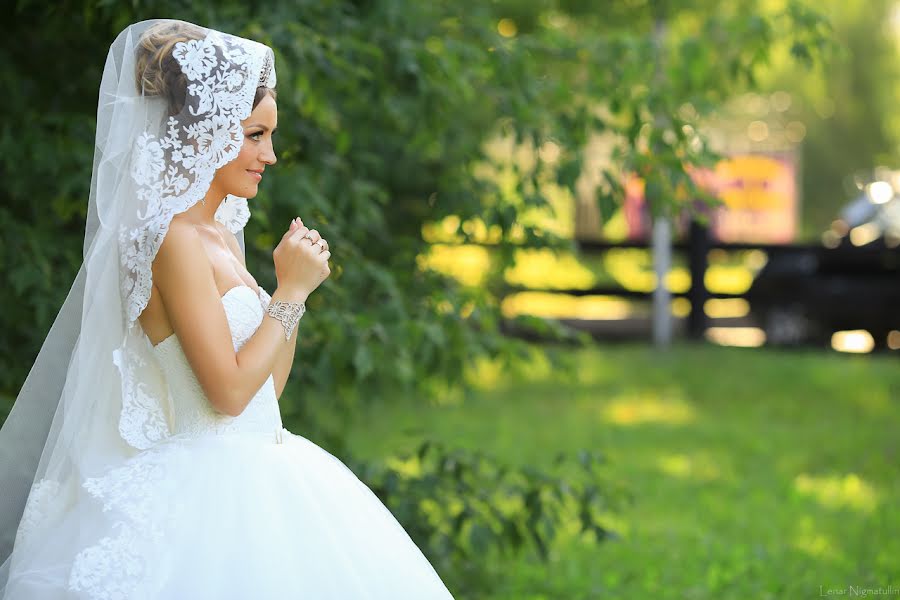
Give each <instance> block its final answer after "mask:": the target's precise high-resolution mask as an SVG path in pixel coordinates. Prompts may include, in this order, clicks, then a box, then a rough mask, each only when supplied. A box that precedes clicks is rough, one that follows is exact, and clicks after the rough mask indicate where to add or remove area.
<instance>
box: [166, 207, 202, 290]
mask: <svg viewBox="0 0 900 600" xmlns="http://www.w3.org/2000/svg"><path fill="white" fill-rule="evenodd" d="M212 274H213V268H212V264H211V263H210V261H209V257H208V255H207V253H206V250H205V248H204V246H203V241H202V240H201V239H200V234H199V232H198V231H197V230H196V229H195V228H194V226H193V225H191V224H190V223H187V222H184V221H180V220H178V219H173V220H172V222H171V223H170V224H169V231H168V232H167V233H166V237H165V238H163V241H162V244H160V246H159V250H158V251H157V253H156V258H154V260H153V279H154V281H155V282H156V283H157V284H158V285H159V287H161V288H162V287H167V284H176V285H180V284H182V283H184V281H185V280H187V279H194V278H196V277H197V275H208V276H209V279H210V280H212V281H215V280H214V279H213V277H212Z"/></svg>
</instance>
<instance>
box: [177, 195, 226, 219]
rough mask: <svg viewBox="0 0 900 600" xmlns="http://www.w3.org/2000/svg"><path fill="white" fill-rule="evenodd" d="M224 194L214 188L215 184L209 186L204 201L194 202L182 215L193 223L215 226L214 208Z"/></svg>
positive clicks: (223, 197) (223, 198)
mask: <svg viewBox="0 0 900 600" xmlns="http://www.w3.org/2000/svg"><path fill="white" fill-rule="evenodd" d="M226 195H227V194H224V193H222V192H220V191H218V190H216V189H215V186H210V188H209V190H208V191H207V192H206V196H205V197H204V198H203V200H204V201H203V202H197V203H196V204H194V205H193V206H192V207H190V208H189V209H187V210H186V211H184V215H185V216H186V217H187V218H188V220H190V221H191V222H192V223H194V224H197V225H207V226H209V227H215V224H216V210H218V208H219V205H221V204H222V202H223V201H224V200H225V196H226Z"/></svg>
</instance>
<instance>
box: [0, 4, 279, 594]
mask: <svg viewBox="0 0 900 600" xmlns="http://www.w3.org/2000/svg"><path fill="white" fill-rule="evenodd" d="M150 36H162V37H164V38H166V39H170V40H172V39H180V41H177V42H176V43H174V45H173V46H170V47H169V52H168V53H167V54H166V55H165V56H164V55H163V54H162V53H157V54H156V55H152V54H151V53H150V51H149V50H148V48H150V47H153V46H152V45H148V44H146V43H145V42H146V41H147V40H148V39H150ZM173 36H175V38H173ZM161 57H162V58H165V59H166V60H162V61H161ZM176 61H177V64H175V62H176ZM139 66H140V68H142V69H143V70H142V73H143V75H140V76H139V74H138V68H139ZM73 68H75V65H73ZM151 70H155V73H156V74H161V76H164V77H162V78H160V77H157V78H156V79H155V81H157V82H162V85H160V86H154V85H152V82H153V81H154V80H153V78H145V76H146V74H147V73H148V72H149V71H151ZM139 81H140V82H141V84H138V83H137V82H139ZM260 86H265V87H270V88H273V87H274V86H275V69H274V56H273V53H272V51H271V49H270V48H268V47H267V46H265V45H263V44H259V43H257V42H253V41H250V40H246V39H243V38H239V37H235V36H231V35H228V34H225V33H221V32H218V31H214V30H210V29H206V28H203V27H199V26H196V25H192V24H190V23H185V22H182V21H173V20H153V21H143V22H140V23H136V24H134V25H131V26H129V27H128V28H126V29H125V30H124V31H122V32H121V33H120V34H119V35H118V37H117V38H116V40H115V41H114V42H113V43H112V45H111V46H110V49H109V54H108V55H107V59H106V65H105V68H104V72H103V79H102V82H101V84H100V94H99V101H98V107H97V138H96V145H95V153H94V163H93V173H92V179H91V190H90V199H89V210H88V216H87V223H86V227H85V237H84V248H83V256H84V262H83V264H82V266H81V269H80V270H79V272H78V275H77V277H76V279H75V281H74V283H73V284H72V288H71V290H70V291H69V294H68V297H67V298H66V301H65V303H64V304H63V307H62V308H61V309H60V312H59V314H58V315H57V317H56V320H55V322H54V324H53V327H52V328H51V330H50V333H49V334H48V335H47V338H46V339H45V341H44V344H43V346H42V347H41V351H40V353H39V354H38V357H37V360H36V361H35V363H34V366H33V367H32V369H31V371H30V373H29V375H28V378H27V379H26V380H25V383H24V385H23V386H22V389H21V391H20V392H19V395H18V397H17V398H16V402H15V404H14V405H13V408H12V411H11V412H10V414H9V417H8V418H7V420H6V422H5V423H4V425H3V428H2V430H0V597H2V596H3V593H2V592H3V591H4V590H5V588H6V583H7V580H8V576H9V572H10V567H11V565H12V564H14V563H15V561H16V560H17V556H19V555H21V554H23V553H28V552H37V551H39V549H40V548H41V547H42V546H46V545H48V544H52V543H53V529H54V523H55V522H56V519H58V518H59V516H60V515H62V514H63V513H64V512H65V511H66V509H67V507H69V506H71V505H72V504H73V503H75V502H78V501H79V500H80V498H81V497H82V496H83V495H84V494H86V492H85V490H84V488H83V484H84V482H85V480H86V479H87V478H90V477H96V476H98V475H99V474H101V473H104V472H106V471H108V470H109V469H111V468H114V467H115V466H116V465H118V464H121V463H122V462H123V461H125V460H127V459H128V458H129V457H131V456H133V455H134V454H136V453H138V452H140V451H141V450H143V449H146V448H149V447H150V446H152V445H154V444H156V443H158V442H160V441H162V440H164V439H165V438H166V437H167V436H168V435H169V398H168V391H167V389H166V385H165V382H164V380H163V378H162V375H161V372H160V371H159V367H158V365H157V364H156V361H155V358H154V356H153V354H152V353H151V352H150V349H151V345H150V341H149V339H148V338H147V336H146V335H145V334H144V332H143V330H142V329H141V327H140V324H139V322H138V321H137V317H138V315H139V314H140V313H141V311H142V310H143V309H144V308H145V307H146V305H147V302H148V300H149V297H150V291H151V287H152V283H151V264H152V261H153V258H154V257H155V255H156V252H157V250H158V249H159V246H160V244H161V243H162V240H163V238H164V237H165V235H166V232H167V231H168V228H169V223H170V221H171V219H172V217H173V216H174V215H175V214H178V213H180V212H183V211H185V210H187V209H188V208H190V207H191V206H192V205H193V204H194V203H196V202H198V201H199V200H201V199H202V198H203V197H204V196H205V194H206V192H207V191H208V188H209V184H210V181H211V180H212V177H213V174H214V173H215V171H216V169H218V168H219V167H221V166H223V165H224V164H226V163H228V162H229V161H231V160H232V159H234V158H235V157H236V156H237V154H238V152H239V151H240V148H241V144H242V142H243V137H244V136H243V130H242V127H241V121H242V120H243V119H245V118H247V116H249V114H250V112H251V110H252V105H253V100H254V96H255V94H256V91H257V88H258V87H260ZM179 90H180V92H179ZM249 216H250V213H249V210H248V209H247V201H246V199H243V198H237V197H234V196H228V197H227V198H226V199H225V200H224V201H223V202H222V204H221V205H220V207H219V209H218V212H217V213H216V219H217V220H219V221H220V222H222V223H224V224H225V225H227V226H228V228H229V229H230V230H231V231H233V232H235V233H236V235H237V236H238V239H239V241H240V243H241V247H242V248H243V233H242V230H243V227H244V225H245V224H246V222H247V219H248V218H249ZM109 518H110V519H112V518H113V517H112V516H110V517H109Z"/></svg>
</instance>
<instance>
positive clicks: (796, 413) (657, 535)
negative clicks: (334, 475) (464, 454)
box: [348, 345, 900, 600]
mask: <svg viewBox="0 0 900 600" xmlns="http://www.w3.org/2000/svg"><path fill="white" fill-rule="evenodd" d="M532 356H533V357H534V360H533V361H532V362H530V363H529V364H528V365H527V366H526V367H525V368H524V369H523V370H522V371H521V373H520V374H519V375H517V376H512V375H511V374H510V373H506V372H504V371H502V370H501V369H499V367H498V366H497V365H496V364H493V363H491V362H490V361H481V362H480V363H479V364H478V366H477V367H476V368H474V369H473V370H472V372H471V373H470V375H469V377H468V378H470V379H471V380H472V381H473V382H475V383H477V390H476V394H475V396H473V397H470V398H467V399H465V400H463V401H461V402H455V403H445V404H439V405H432V404H430V403H425V402H423V401H422V400H421V399H419V398H411V397H410V398H395V399H394V400H393V401H392V402H389V403H381V404H379V405H378V406H377V407H375V406H373V407H371V409H366V410H362V411H360V412H359V414H357V415H356V420H355V423H354V424H353V425H351V426H350V429H349V434H348V435H349V439H350V441H351V446H352V449H353V451H354V453H355V454H357V455H362V456H371V457H379V456H391V455H394V454H398V453H404V452H409V451H411V450H413V449H414V448H415V447H416V445H417V444H418V443H419V442H420V441H421V440H422V439H423V438H429V439H434V440H436V441H440V442H443V443H445V444H447V445H449V446H451V447H465V448H469V449H477V450H479V451H483V452H486V453H488V454H490V455H493V456H496V457H500V458H501V459H503V460H505V461H508V462H509V463H512V464H516V465H523V466H535V467H538V468H542V469H554V468H555V467H554V457H555V456H556V455H557V454H558V453H560V452H562V453H566V454H568V455H570V456H572V455H575V454H576V453H577V452H578V451H579V450H580V449H585V448H587V449H592V450H594V451H599V452H601V453H602V454H603V455H604V456H605V457H606V467H605V469H606V473H607V475H608V477H609V478H610V480H611V481H613V482H615V483H616V484H617V485H620V486H623V487H624V488H625V489H627V490H628V491H629V492H630V493H631V494H633V497H634V503H633V504H632V505H624V506H621V507H619V508H618V509H617V510H615V511H612V510H610V511H609V514H605V515H604V520H605V522H606V523H607V524H608V525H609V526H610V527H612V528H613V529H614V530H615V531H616V532H617V533H618V534H619V536H620V539H619V540H616V541H609V542H605V543H601V544H599V545H592V544H588V543H585V542H584V541H582V540H580V539H579V538H578V536H575V535H570V536H566V540H567V541H565V542H561V543H560V544H559V545H558V546H556V547H555V548H554V549H553V551H552V553H551V559H550V562H549V563H547V564H543V563H541V562H539V561H537V560H536V559H535V558H534V557H527V556H526V557H521V558H518V559H513V560H509V561H506V562H502V563H501V562H497V563H496V564H494V565H492V568H495V569H496V574H497V575H496V576H497V581H498V585H499V586H500V590H499V591H497V593H496V594H494V595H491V596H488V595H485V596H483V597H484V598H489V599H491V600H500V599H520V598H521V599H525V598H528V599H534V598H545V599H550V598H553V599H556V598H560V599H569V598H573V599H574V598H663V599H672V600H676V599H677V600H682V599H684V598H698V599H709V600H713V599H715V600H718V599H720V598H733V599H735V600H737V599H743V598H772V599H775V598H805V597H810V598H812V597H818V594H819V586H820V585H828V584H830V585H832V586H844V587H846V586H847V585H848V584H849V583H853V584H854V585H861V586H866V585H868V586H885V585H887V584H888V583H890V582H892V581H894V579H892V578H893V577H894V576H895V575H896V573H897V571H896V565H897V562H896V557H897V556H898V555H900V513H898V511H897V510H896V506H898V505H900V466H898V461H897V460H896V456H897V453H898V452H900V445H898V439H900V438H898V436H897V433H896V432H897V431H900V405H898V403H897V400H898V398H897V392H898V390H900V370H898V369H897V368H896V360H893V359H892V357H886V356H882V357H877V356H854V355H841V354H835V353H827V354H826V353H811V352H777V351H772V350H746V349H734V348H717V347H712V346H690V345H679V346H676V347H675V348H673V350H672V351H671V352H670V353H668V354H658V353H656V352H654V351H652V350H651V349H649V348H644V347H640V346H632V345H625V346H615V347H609V348H598V349H591V350H586V351H583V352H579V353H577V354H576V355H574V357H573V358H574V360H575V361H576V363H575V369H574V372H572V373H555V372H554V371H552V369H550V368H549V363H548V362H547V361H546V359H545V358H543V357H542V355H541V354H540V353H533V354H532ZM410 468H411V467H410ZM460 600H464V599H463V598H460ZM479 600H480V599H479Z"/></svg>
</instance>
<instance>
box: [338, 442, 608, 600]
mask: <svg viewBox="0 0 900 600" xmlns="http://www.w3.org/2000/svg"><path fill="white" fill-rule="evenodd" d="M571 462H576V465H574V466H575V467H576V468H575V469H571V468H570V469H569V470H568V472H567V473H566V475H565V476H563V475H562V474H556V473H554V474H549V473H548V472H546V471H543V470H541V469H535V468H532V467H510V466H509V465H507V464H505V463H502V462H499V461H497V460H496V459H493V458H491V457H489V456H486V455H485V454H484V453H482V452H478V451H475V452H471V451H467V450H459V449H456V450H448V449H447V448H446V447H445V446H444V445H443V444H435V443H431V442H428V441H425V442H423V443H422V444H420V445H419V447H418V448H417V449H416V451H415V452H414V453H413V454H411V455H409V456H400V457H395V458H393V459H391V460H390V461H378V462H375V461H368V462H366V463H361V464H359V465H357V466H356V467H355V468H354V471H356V472H358V473H360V476H361V477H362V478H363V479H364V480H365V481H366V482H367V483H368V485H369V486H370V487H371V488H372V490H373V491H374V492H375V493H376V494H377V495H378V496H379V497H380V498H381V499H382V501H383V502H385V504H387V505H388V506H390V507H391V511H392V512H393V514H394V516H396V517H397V519H399V520H400V522H401V523H404V524H405V527H406V530H407V532H408V533H409V534H410V536H411V537H412V538H413V540H414V541H416V543H417V545H418V546H419V547H420V548H422V549H423V550H424V551H425V553H426V555H427V556H428V558H429V559H430V561H431V562H432V564H434V566H435V568H436V569H437V570H438V572H439V573H441V574H442V577H444V578H445V580H446V581H452V582H454V584H455V585H454V586H453V587H452V590H453V592H454V594H455V595H457V597H460V598H468V597H482V596H483V595H484V594H487V593H489V592H490V591H491V590H493V589H496V587H497V584H498V582H497V580H496V577H495V573H494V571H493V569H492V564H494V562H495V561H496V560H498V559H500V560H509V559H510V558H512V557H514V556H516V555H519V554H521V553H522V551H523V550H525V549H530V550H531V551H532V552H533V553H534V554H536V555H537V556H538V557H539V558H540V559H542V560H547V557H548V554H549V552H550V547H551V546H552V545H554V544H555V542H556V540H557V538H558V537H559V533H558V532H559V530H560V529H562V528H563V526H564V525H566V524H567V523H568V522H570V521H575V522H577V531H578V535H584V536H585V537H586V538H587V539H592V540H594V541H600V540H604V539H606V538H607V537H609V536H614V535H615V534H614V532H611V531H610V530H608V529H607V528H606V527H604V526H603V525H602V524H601V522H600V514H601V511H602V510H608V509H609V505H611V504H617V503H619V502H620V500H621V498H618V497H617V498H607V497H606V496H605V494H606V492H604V491H601V489H600V486H601V481H602V474H601V464H602V459H601V458H600V457H599V456H595V455H593V454H591V453H588V452H585V451H582V452H581V453H579V455H578V457H577V461H572V460H570V459H569V458H567V457H566V456H565V455H562V454H561V455H558V456H557V457H556V460H555V461H554V463H555V464H554V468H555V470H556V471H560V470H561V468H562V466H563V464H564V463H571ZM438 499H439V502H438V501H437V500H438Z"/></svg>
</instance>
